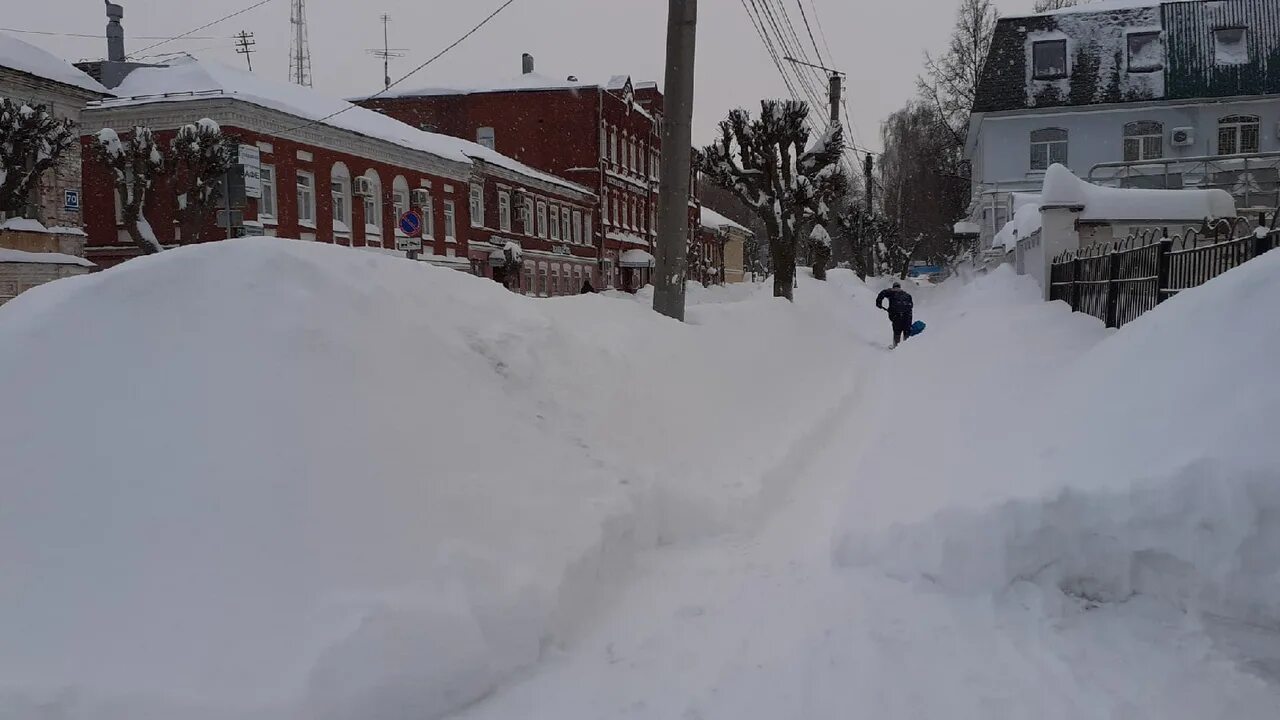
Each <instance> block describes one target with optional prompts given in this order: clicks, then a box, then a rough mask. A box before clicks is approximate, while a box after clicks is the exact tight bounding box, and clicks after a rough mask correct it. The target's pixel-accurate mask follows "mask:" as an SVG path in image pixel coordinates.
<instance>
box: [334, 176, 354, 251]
mask: <svg viewBox="0 0 1280 720" xmlns="http://www.w3.org/2000/svg"><path fill="white" fill-rule="evenodd" d="M329 188H330V193H331V194H332V196H333V241H334V242H336V243H338V244H339V245H350V244H351V172H350V171H349V170H347V166H346V165H344V164H342V163H340V162H339V163H334V164H333V169H332V170H330V171H329Z"/></svg>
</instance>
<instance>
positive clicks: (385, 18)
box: [365, 13, 409, 90]
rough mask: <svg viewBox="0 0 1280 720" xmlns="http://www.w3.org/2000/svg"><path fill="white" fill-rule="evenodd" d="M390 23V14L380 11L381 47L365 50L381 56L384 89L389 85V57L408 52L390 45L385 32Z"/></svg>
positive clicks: (402, 55) (399, 56) (398, 56)
mask: <svg viewBox="0 0 1280 720" xmlns="http://www.w3.org/2000/svg"><path fill="white" fill-rule="evenodd" d="M390 24H391V16H390V15H388V14H387V13H382V47H381V48H379V49H375V50H366V51H365V52H367V53H369V54H370V55H372V56H374V57H379V58H382V87H383V89H384V90H385V89H389V88H390V87H391V58H402V57H404V56H405V54H406V53H408V52H409V51H408V50H407V49H405V48H393V47H390V41H389V40H388V32H387V26H388V25H390Z"/></svg>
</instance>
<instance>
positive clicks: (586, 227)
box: [582, 213, 595, 245]
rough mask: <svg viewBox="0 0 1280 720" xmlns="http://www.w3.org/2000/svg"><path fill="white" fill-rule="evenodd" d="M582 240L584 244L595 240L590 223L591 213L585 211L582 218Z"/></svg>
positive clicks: (593, 230) (593, 229)
mask: <svg viewBox="0 0 1280 720" xmlns="http://www.w3.org/2000/svg"><path fill="white" fill-rule="evenodd" d="M582 241H583V244H584V245H590V244H592V243H593V242H595V228H594V227H593V226H592V224H591V213H587V214H586V215H584V216H583V218H582Z"/></svg>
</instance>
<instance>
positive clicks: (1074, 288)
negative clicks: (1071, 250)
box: [1070, 255, 1080, 312]
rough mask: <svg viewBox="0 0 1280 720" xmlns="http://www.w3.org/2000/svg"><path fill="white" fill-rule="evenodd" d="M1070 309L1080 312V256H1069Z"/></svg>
mask: <svg viewBox="0 0 1280 720" xmlns="http://www.w3.org/2000/svg"><path fill="white" fill-rule="evenodd" d="M1070 262H1071V300H1070V302H1071V311H1072V312H1080V258H1079V256H1076V255H1073V256H1072V257H1071V261H1070Z"/></svg>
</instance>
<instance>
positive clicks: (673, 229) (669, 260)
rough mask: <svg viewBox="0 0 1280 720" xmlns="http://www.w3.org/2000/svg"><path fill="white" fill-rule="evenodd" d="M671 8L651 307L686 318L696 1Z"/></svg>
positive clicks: (672, 2)
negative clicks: (685, 295) (655, 262)
mask: <svg viewBox="0 0 1280 720" xmlns="http://www.w3.org/2000/svg"><path fill="white" fill-rule="evenodd" d="M667 7H668V9H667V72H666V87H665V89H666V96H665V99H664V102H665V104H666V113H664V117H663V123H662V164H661V177H660V178H659V185H658V247H657V251H658V257H657V269H656V270H655V275H656V277H655V278H654V293H653V309H654V310H656V311H657V312H659V313H662V314H663V315H666V316H667V317H670V318H675V319H676V320H680V321H683V320H684V291H685V277H686V276H687V275H688V242H689V189H690V188H689V186H690V184H691V183H692V174H693V162H692V160H693V158H692V148H691V147H690V146H691V145H692V143H693V56H694V50H695V48H696V44H697V28H698V0H669V1H668V6H667Z"/></svg>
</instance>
